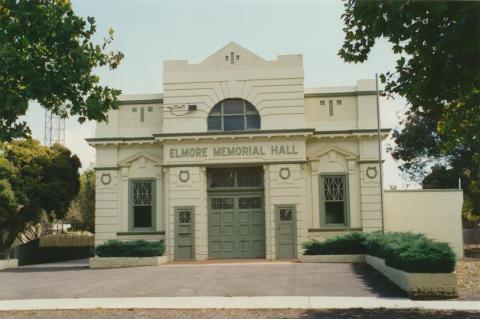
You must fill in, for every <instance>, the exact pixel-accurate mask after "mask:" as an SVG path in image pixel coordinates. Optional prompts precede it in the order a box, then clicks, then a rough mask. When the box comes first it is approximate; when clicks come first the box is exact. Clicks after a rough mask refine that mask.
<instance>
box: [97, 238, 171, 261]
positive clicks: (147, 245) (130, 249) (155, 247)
mask: <svg viewBox="0 0 480 319" xmlns="http://www.w3.org/2000/svg"><path fill="white" fill-rule="evenodd" d="M164 252H165V245H164V243H163V241H154V242H149V241H146V240H132V241H119V240H109V241H107V242H106V243H105V244H103V245H99V246H97V247H96V248H95V254H96V255H97V256H99V257H154V256H162V255H163V253H164Z"/></svg>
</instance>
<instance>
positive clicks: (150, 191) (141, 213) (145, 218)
mask: <svg viewBox="0 0 480 319" xmlns="http://www.w3.org/2000/svg"><path fill="white" fill-rule="evenodd" d="M154 188H155V187H154V181H153V180H133V181H130V192H131V195H130V205H131V214H132V216H131V227H130V228H134V229H135V228H136V229H141V228H147V229H151V228H153V212H154V203H155V189H154Z"/></svg>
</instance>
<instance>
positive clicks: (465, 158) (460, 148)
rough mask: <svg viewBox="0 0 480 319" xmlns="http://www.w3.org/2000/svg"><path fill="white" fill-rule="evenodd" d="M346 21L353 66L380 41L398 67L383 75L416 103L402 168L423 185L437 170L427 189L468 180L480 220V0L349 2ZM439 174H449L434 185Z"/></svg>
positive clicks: (404, 138) (405, 134) (347, 54)
mask: <svg viewBox="0 0 480 319" xmlns="http://www.w3.org/2000/svg"><path fill="white" fill-rule="evenodd" d="M342 18H343V21H344V23H345V28H344V32H345V40H344V43H343V46H342V48H341V49H340V51H339V55H340V56H341V57H342V58H343V59H344V60H345V61H347V62H355V63H361V62H364V61H365V60H367V58H368V56H369V53H370V52H371V49H372V48H373V46H374V45H375V42H376V40H377V39H379V38H385V39H387V40H388V41H389V42H390V43H391V44H392V48H393V52H394V53H396V54H397V60H396V66H395V70H391V71H389V72H387V73H385V74H382V75H381V77H380V78H381V80H382V82H383V83H384V84H385V91H386V92H387V93H388V94H389V96H390V97H391V96H393V95H395V94H398V95H400V96H402V97H405V98H406V100H407V101H408V103H409V110H408V111H407V112H406V114H405V118H404V120H403V121H402V122H401V123H400V124H401V127H402V128H401V129H398V130H395V131H394V132H393V138H394V140H395V142H396V146H395V147H393V148H392V149H391V152H392V156H393V157H394V158H395V159H397V160H399V161H401V166H400V168H401V169H402V170H403V171H404V172H406V173H407V174H408V175H409V176H410V178H412V179H415V180H417V181H421V180H422V179H423V178H424V177H425V175H427V174H429V173H430V172H431V174H433V175H432V176H431V177H429V178H428V179H427V180H426V181H425V183H423V185H424V186H432V185H437V186H442V187H456V186H457V184H458V178H461V179H462V184H463V186H464V188H465V191H464V194H465V197H466V199H467V200H468V201H469V202H470V204H471V205H469V207H470V210H471V211H470V213H473V214H477V215H479V214H480V41H479V40H478V39H480V3H479V2H475V1H471V2H463V1H411V0H398V1H357V0H346V1H345V12H344V14H343V15H342ZM432 167H434V169H433V170H431V169H432ZM439 174H447V175H448V176H445V177H442V178H441V180H442V183H433V184H432V181H433V180H437V181H438V180H439ZM447 181H449V182H447ZM452 181H455V182H452Z"/></svg>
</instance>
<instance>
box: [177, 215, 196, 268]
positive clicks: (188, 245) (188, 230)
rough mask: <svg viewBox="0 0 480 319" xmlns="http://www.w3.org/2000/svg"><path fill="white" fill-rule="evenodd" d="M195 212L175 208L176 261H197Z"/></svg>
mask: <svg viewBox="0 0 480 319" xmlns="http://www.w3.org/2000/svg"><path fill="white" fill-rule="evenodd" d="M194 228H195V210H194V208H193V207H175V259H176V260H191V259H195V229H194Z"/></svg>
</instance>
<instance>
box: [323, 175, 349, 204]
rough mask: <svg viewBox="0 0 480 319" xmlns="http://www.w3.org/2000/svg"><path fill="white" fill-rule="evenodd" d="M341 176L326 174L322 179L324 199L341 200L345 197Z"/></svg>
mask: <svg viewBox="0 0 480 319" xmlns="http://www.w3.org/2000/svg"><path fill="white" fill-rule="evenodd" d="M343 178H344V177H343V176H326V177H325V178H324V180H323V189H324V193H325V201H343V200H344V198H345V193H344V185H343Z"/></svg>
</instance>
